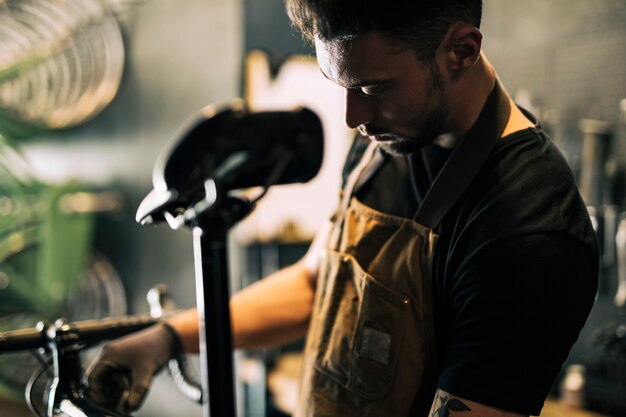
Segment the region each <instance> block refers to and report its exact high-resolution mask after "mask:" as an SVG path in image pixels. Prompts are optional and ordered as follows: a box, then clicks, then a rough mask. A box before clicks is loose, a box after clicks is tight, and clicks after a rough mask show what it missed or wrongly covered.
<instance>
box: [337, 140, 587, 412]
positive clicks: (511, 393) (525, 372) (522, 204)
mask: <svg viewBox="0 0 626 417" xmlns="http://www.w3.org/2000/svg"><path fill="white" fill-rule="evenodd" d="M367 142H368V140H367V139H365V138H362V137H357V139H356V140H355V142H354V144H353V146H352V149H351V150H350V153H349V155H348V159H347V162H346V165H345V168H344V179H345V178H346V176H347V174H348V173H349V172H350V170H351V169H352V168H353V167H354V165H356V163H358V160H359V158H360V155H361V154H362V152H363V150H364V148H365V147H366V145H367ZM449 155H450V151H449V150H446V149H443V148H440V147H437V146H435V145H431V146H427V147H425V148H423V149H422V151H421V153H420V154H417V155H414V156H412V157H411V158H412V163H411V164H409V163H408V161H407V158H403V157H391V156H385V158H384V160H385V161H384V163H383V165H382V166H381V167H380V168H379V169H378V170H377V171H376V173H375V174H374V175H373V177H372V178H371V180H370V181H369V182H367V183H366V184H365V185H363V186H362V187H361V188H360V189H358V190H357V192H356V196H357V198H358V199H359V200H360V201H362V202H363V203H365V204H367V205H369V206H370V207H373V208H375V209H377V210H379V211H382V212H386V213H389V214H392V215H397V216H402V217H409V218H412V217H413V216H414V214H415V211H416V210H417V207H418V204H419V201H420V200H421V198H422V197H423V196H424V195H425V193H426V191H427V190H428V188H429V187H430V184H431V183H432V181H433V179H434V177H435V176H436V175H437V173H438V172H439V170H440V169H441V167H442V166H443V164H444V163H445V161H446V159H447V158H448V156H449ZM411 172H413V177H412V176H411V175H410V173H411ZM437 232H438V233H439V235H440V237H439V240H438V243H437V247H436V250H435V256H434V261H433V262H434V265H433V274H434V281H435V282H434V285H433V288H434V297H435V300H434V308H435V324H436V331H437V347H438V352H439V358H438V359H439V367H440V375H439V381H438V386H439V388H441V389H443V390H445V391H448V392H450V393H452V394H454V395H457V396H460V397H463V398H466V399H469V400H473V401H477V402H479V403H483V404H486V405H490V406H493V407H497V408H502V409H506V410H510V411H515V412H519V413H526V414H532V415H538V414H539V412H540V410H541V407H542V406H543V402H544V400H545V398H546V396H547V394H548V392H549V390H550V388H551V386H552V384H553V381H554V379H555V377H556V375H557V374H558V372H559V370H560V368H561V366H562V364H563V362H564V361H565V359H566V357H567V354H568V352H569V350H570V348H571V346H572V344H573V343H574V342H575V340H576V338H577V337H578V334H579V332H580V329H581V328H582V326H583V324H584V322H585V320H586V317H587V315H588V313H589V311H590V309H591V306H592V304H593V301H594V297H595V292H596V287H597V276H598V253H597V246H596V239H595V235H594V232H593V229H592V226H591V223H590V221H589V218H588V215H587V210H586V207H585V205H584V204H583V202H582V200H581V198H580V196H579V193H578V190H577V188H576V185H575V180H574V177H573V175H572V173H571V170H570V169H569V167H568V166H567V164H566V162H565V160H564V159H563V157H562V156H561V154H560V153H559V151H558V150H557V149H556V148H555V147H554V145H553V144H552V143H551V141H550V140H549V139H548V138H547V137H546V136H545V134H544V133H543V131H542V130H541V129H540V128H533V129H526V130H523V131H519V132H516V133H514V134H512V135H509V136H507V137H505V138H502V139H500V140H499V141H498V143H497V145H496V147H495V149H494V151H493V152H492V154H491V155H490V156H489V158H488V159H487V161H486V163H485V165H484V166H483V167H482V168H481V170H480V172H479V173H478V175H477V177H476V178H475V179H474V180H473V182H472V183H471V184H470V186H469V187H468V189H467V190H466V191H465V193H464V194H463V196H462V197H461V199H460V201H459V202H458V203H457V204H456V205H455V206H454V208H453V209H452V210H451V211H450V212H449V213H448V214H447V215H446V216H445V217H444V219H443V220H442V222H441V224H440V225H439V226H438V228H437Z"/></svg>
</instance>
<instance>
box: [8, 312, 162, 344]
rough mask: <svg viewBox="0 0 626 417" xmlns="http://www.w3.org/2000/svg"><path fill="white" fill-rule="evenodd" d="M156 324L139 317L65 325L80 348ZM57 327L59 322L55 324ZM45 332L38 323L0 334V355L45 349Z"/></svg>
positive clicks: (45, 326)
mask: <svg viewBox="0 0 626 417" xmlns="http://www.w3.org/2000/svg"><path fill="white" fill-rule="evenodd" d="M157 322H158V320H157V319H155V318H154V317H152V316H150V315H146V314H143V315H129V316H119V317H108V318H104V319H98V320H84V321H77V322H73V323H66V324H67V325H69V326H72V328H73V329H74V330H75V331H76V332H77V333H78V334H79V336H80V343H81V344H84V345H89V344H93V343H98V342H102V341H104V340H107V339H114V338H117V337H121V336H125V335H127V334H129V333H133V332H135V331H138V330H141V329H144V328H146V327H150V326H152V325H154V324H155V323H157ZM57 323H59V322H58V321H57ZM46 331H48V325H46V324H45V323H44V322H39V323H37V326H36V327H32V328H27V329H19V330H11V331H7V332H0V353H4V352H13V351H20V350H32V349H38V348H42V347H43V348H45V347H47V345H48V337H47V335H46V334H45V332H46Z"/></svg>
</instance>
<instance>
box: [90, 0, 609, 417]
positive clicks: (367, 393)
mask: <svg viewBox="0 0 626 417" xmlns="http://www.w3.org/2000/svg"><path fill="white" fill-rule="evenodd" d="M286 4H287V11H288V13H289V16H290V18H291V20H292V22H293V24H294V26H295V27H297V28H298V29H299V30H300V31H301V32H302V33H303V34H304V35H305V36H306V37H307V38H308V39H309V40H311V41H312V42H314V44H315V49H316V54H317V59H318V62H319V65H320V68H321V71H322V72H323V74H324V75H325V76H326V77H327V78H328V79H329V80H330V81H332V82H334V83H336V84H338V85H339V86H341V87H342V88H344V89H345V119H346V123H347V125H348V126H349V127H351V128H356V129H358V132H359V134H360V135H359V136H358V137H357V138H356V140H355V142H354V145H353V147H352V149H351V151H350V153H349V155H348V160H347V162H346V166H345V170H344V174H345V175H344V186H343V189H342V192H341V201H340V204H339V207H338V208H337V210H336V212H335V213H334V215H333V216H332V218H331V222H330V224H329V227H328V228H327V229H326V230H324V231H321V232H320V233H319V234H318V236H317V237H316V239H315V240H314V242H313V244H312V246H311V249H310V250H309V252H308V253H307V255H306V256H305V258H304V259H303V260H302V261H300V262H298V263H296V264H295V265H292V266H290V267H288V268H285V269H283V270H281V271H278V272H277V273H275V274H273V275H271V276H270V277H267V278H265V279H263V280H262V281H260V282H258V283H256V284H254V285H252V286H250V287H248V288H246V289H245V290H243V291H241V292H240V293H238V294H236V295H235V296H234V297H233V298H232V300H231V312H232V313H231V315H232V326H233V342H234V346H235V347H236V348H252V347H261V346H271V345H277V344H281V343H284V342H287V341H290V340H294V339H296V338H299V337H302V336H304V335H305V333H306V335H307V338H306V349H305V353H304V366H303V373H302V381H301V392H300V398H299V404H298V407H297V410H296V412H295V415H296V416H376V417H378V416H394V417H396V416H409V415H410V416H425V415H431V416H448V415H450V414H452V415H457V414H459V415H462V416H467V417H471V416H481V417H487V416H493V417H505V416H525V415H538V414H539V412H540V410H541V408H542V405H543V402H544V400H545V398H546V396H547V394H548V392H549V390H550V388H551V385H552V383H553V381H554V379H555V377H556V376H557V374H558V372H559V370H560V367H561V366H562V364H563V362H564V361H565V359H566V357H567V354H568V352H569V350H570V348H571V346H572V345H573V343H574V342H575V340H576V338H577V337H578V333H579V331H580V329H581V328H582V326H583V324H584V322H585V320H586V317H587V315H588V313H589V311H590V309H591V306H592V303H593V300H594V296H595V291H596V286H597V273H598V254H597V248H596V243H595V237H594V234H593V229H592V227H591V224H590V221H589V218H588V216H587V213H586V209H585V205H584V203H583V202H582V200H581V198H580V196H579V194H578V191H577V189H576V186H575V181H574V178H573V175H572V174H571V172H570V170H569V168H568V166H567V164H566V163H565V161H564V160H563V158H562V156H561V155H560V153H559V152H558V150H557V149H556V148H555V147H554V146H553V145H552V143H551V142H550V140H549V138H548V137H547V136H546V135H545V133H544V132H543V131H542V129H541V127H540V126H539V125H538V123H537V121H536V120H535V119H534V117H533V116H532V115H531V114H530V113H528V112H527V111H525V110H523V109H521V108H519V107H517V106H516V105H515V104H514V103H513V101H512V100H511V98H510V97H509V95H508V94H507V92H506V90H505V89H504V87H503V86H502V85H501V83H500V82H499V80H498V77H497V75H496V73H495V70H494V68H493V67H492V66H491V65H490V63H489V61H488V60H487V58H486V57H485V55H484V53H483V52H482V50H481V46H482V34H481V32H480V31H479V26H480V20H481V14H482V4H481V1H476V0H448V1H434V0H433V1H413V2H410V1H397V2H393V1H390V2H378V1H363V0H360V1H357V0H343V1H334V2H331V1H325V0H287V1H286ZM178 339H180V340H178ZM180 343H182V347H183V349H184V350H185V351H190V352H191V351H197V349H198V326H197V319H196V313H195V311H193V310H191V311H188V312H185V313H182V314H180V315H178V316H175V317H173V318H171V319H169V320H168V323H167V324H163V325H160V326H156V327H155V328H153V329H149V330H147V331H144V332H143V333H140V334H138V335H133V336H130V337H129V338H126V339H122V340H118V341H115V342H112V343H110V344H109V345H108V346H107V347H106V348H105V349H104V351H103V354H102V356H101V358H100V360H99V361H98V362H97V363H96V365H95V366H94V367H93V369H92V371H91V373H90V379H89V381H90V385H91V387H92V393H93V396H94V398H95V399H99V400H100V401H102V402H106V400H107V399H106V398H103V395H101V391H102V389H101V387H102V386H103V384H104V382H103V381H107V378H106V376H107V375H110V374H111V373H115V372H122V373H124V372H126V374H127V378H128V380H129V381H131V382H130V383H129V386H128V387H127V388H128V389H129V391H130V395H129V398H128V400H127V402H126V406H127V407H128V408H129V409H133V408H136V407H138V406H139V404H140V403H141V399H142V398H143V394H144V393H145V390H146V389H147V387H148V384H149V381H150V379H151V377H152V375H153V374H154V373H155V372H157V371H158V370H159V369H160V368H161V366H162V364H163V363H165V361H166V360H167V359H168V358H169V357H170V356H171V355H172V354H173V352H174V351H175V350H176V349H175V348H174V347H175V346H176V345H177V344H180ZM155 347H156V348H155ZM142 349H143V350H144V351H147V350H148V349H152V350H153V351H154V352H157V353H155V354H152V355H147V354H144V352H143V351H142ZM129 358H132V360H130V359H129ZM137 358H144V359H142V360H137ZM429 410H430V411H429Z"/></svg>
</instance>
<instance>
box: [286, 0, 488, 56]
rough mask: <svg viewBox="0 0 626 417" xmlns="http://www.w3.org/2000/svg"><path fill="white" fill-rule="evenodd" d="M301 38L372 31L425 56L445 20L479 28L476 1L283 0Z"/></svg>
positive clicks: (342, 37)
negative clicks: (465, 23)
mask: <svg viewBox="0 0 626 417" xmlns="http://www.w3.org/2000/svg"><path fill="white" fill-rule="evenodd" d="M285 5H286V8H287V14H288V15H289V18H290V19H291V22H292V24H293V26H295V28H296V29H298V30H299V31H300V32H301V33H302V34H303V35H304V37H305V38H306V39H308V40H309V41H313V40H314V39H315V38H316V37H317V38H319V39H321V40H323V41H330V40H345V39H351V38H354V37H356V36H359V35H362V34H365V33H367V32H370V31H378V32H380V33H381V34H383V35H384V36H385V37H386V38H387V39H388V40H390V41H392V42H394V43H397V44H398V45H399V46H401V47H406V48H409V49H414V50H415V51H416V52H417V54H418V58H420V59H422V60H425V61H429V60H432V58H433V57H434V55H435V51H436V50H437V47H438V46H439V44H440V43H441V40H442V39H443V37H444V35H445V34H446V32H447V31H448V29H449V27H450V25H451V24H453V23H454V22H458V21H462V22H467V23H470V24H472V25H474V26H476V27H480V19H481V16H482V0H413V1H411V0H285Z"/></svg>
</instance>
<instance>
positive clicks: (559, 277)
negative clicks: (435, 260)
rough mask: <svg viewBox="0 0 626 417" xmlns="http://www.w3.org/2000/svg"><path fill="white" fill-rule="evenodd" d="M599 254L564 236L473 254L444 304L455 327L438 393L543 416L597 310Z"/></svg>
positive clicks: (495, 244)
mask: <svg viewBox="0 0 626 417" xmlns="http://www.w3.org/2000/svg"><path fill="white" fill-rule="evenodd" d="M594 256H595V255H594V254H593V253H592V252H591V251H590V250H589V247H588V246H586V245H584V244H583V243H581V242H580V241H578V240H576V239H574V238H573V237H571V236H570V235H569V234H567V233H565V232H550V233H537V234H530V235H526V236H517V237H510V238H507V239H506V240H504V241H492V242H491V243H490V244H489V245H487V246H484V247H481V248H478V249H476V250H475V251H474V252H473V253H470V254H467V256H466V257H465V258H464V260H463V262H462V263H461V264H460V265H459V267H458V268H457V270H456V271H454V274H453V275H454V276H453V278H452V279H451V280H450V281H449V285H448V288H446V289H445V291H446V294H445V295H444V296H442V297H441V298H440V301H439V302H440V303H442V304H443V305H442V306H440V307H441V309H442V311H443V312H444V314H443V316H444V319H443V320H445V321H448V323H447V326H446V328H447V329H448V330H447V332H446V334H445V335H443V340H444V342H443V346H441V347H440V352H441V358H440V365H441V373H440V378H439V388H441V389H443V390H445V391H447V392H450V393H451V394H454V395H457V396H460V397H463V398H467V399H469V400H472V401H476V402H479V403H482V404H485V405H489V406H493V407H497V408H501V409H505V410H510V411H514V412H519V413H525V414H531V415H538V414H539V413H540V411H541V408H542V406H543V402H544V400H545V398H546V396H547V394H548V393H549V391H550V388H551V386H552V384H553V381H554V379H555V377H556V375H557V374H558V372H559V370H560V368H561V366H562V364H563V362H564V361H565V360H566V358H567V355H568V352H569V350H570V348H571V346H572V345H573V344H574V342H575V341H576V339H577V337H578V334H579V332H580V330H581V328H582V327H583V325H584V323H585V320H586V318H587V315H588V314H589V311H590V309H591V307H592V304H593V301H594V298H595V293H596V288H597V274H596V273H595V272H594V268H595V265H596V264H595V261H594ZM440 319H441V318H440Z"/></svg>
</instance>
